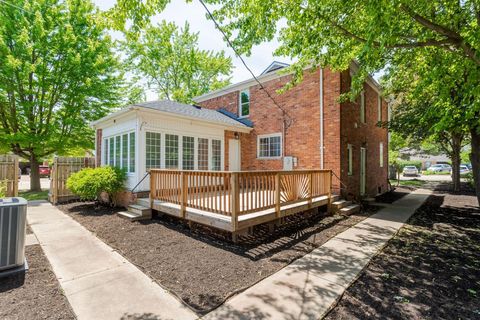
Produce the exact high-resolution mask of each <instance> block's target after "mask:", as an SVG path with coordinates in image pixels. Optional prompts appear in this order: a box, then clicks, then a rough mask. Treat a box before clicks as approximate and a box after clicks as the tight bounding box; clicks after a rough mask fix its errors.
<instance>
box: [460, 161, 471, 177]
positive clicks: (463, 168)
mask: <svg viewBox="0 0 480 320" xmlns="http://www.w3.org/2000/svg"><path fill="white" fill-rule="evenodd" d="M469 172H470V169H469V168H468V166H466V165H463V164H461V165H460V175H462V174H467V173H469Z"/></svg>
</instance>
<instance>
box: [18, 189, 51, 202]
mask: <svg viewBox="0 0 480 320" xmlns="http://www.w3.org/2000/svg"><path fill="white" fill-rule="evenodd" d="M18 196H19V197H22V198H25V199H26V200H28V201H30V200H47V199H48V190H43V191H19V192H18Z"/></svg>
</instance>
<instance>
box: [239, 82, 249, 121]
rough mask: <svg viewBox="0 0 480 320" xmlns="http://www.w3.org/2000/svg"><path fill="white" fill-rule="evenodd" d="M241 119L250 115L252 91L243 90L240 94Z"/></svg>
mask: <svg viewBox="0 0 480 320" xmlns="http://www.w3.org/2000/svg"><path fill="white" fill-rule="evenodd" d="M239 115H240V117H248V115H250V91H249V90H248V89H247V90H243V91H242V92H240V112H239Z"/></svg>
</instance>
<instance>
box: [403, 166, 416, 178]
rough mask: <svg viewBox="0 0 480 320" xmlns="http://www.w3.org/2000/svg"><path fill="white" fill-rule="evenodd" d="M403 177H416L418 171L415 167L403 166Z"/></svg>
mask: <svg viewBox="0 0 480 320" xmlns="http://www.w3.org/2000/svg"><path fill="white" fill-rule="evenodd" d="M403 176H404V177H406V176H415V177H416V176H418V169H417V167H415V166H405V167H404V168H403Z"/></svg>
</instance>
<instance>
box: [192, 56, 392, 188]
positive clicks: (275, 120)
mask: <svg viewBox="0 0 480 320" xmlns="http://www.w3.org/2000/svg"><path fill="white" fill-rule="evenodd" d="M282 67H283V66H282V65H281V64H279V63H276V62H274V63H272V64H271V65H270V66H269V67H268V68H267V69H266V70H265V71H264V72H263V73H262V74H261V75H260V76H259V80H260V81H261V83H262V85H263V87H264V88H265V89H266V90H267V91H268V92H269V93H270V95H271V96H272V97H273V99H274V100H275V102H276V103H277V104H278V105H279V107H280V108H279V107H278V106H277V105H275V103H274V102H273V101H272V99H271V98H270V97H268V95H267V94H266V93H265V92H263V90H262V88H261V87H260V85H259V84H258V83H257V82H256V81H255V79H251V80H247V81H243V82H241V83H237V84H233V85H230V86H228V87H226V88H222V89H221V90H217V91H214V92H210V93H207V94H205V95H203V96H200V97H197V98H196V99H195V101H196V102H197V103H198V104H199V105H200V106H202V107H204V108H209V109H216V110H220V111H223V112H225V111H227V112H228V113H230V114H233V115H237V116H238V117H239V118H241V119H248V120H249V121H250V122H251V124H252V128H253V130H252V131H251V132H249V133H241V134H235V133H234V132H231V131H225V139H224V141H225V144H226V145H225V159H230V158H234V157H232V156H230V155H229V152H230V151H233V150H240V152H239V153H240V159H241V160H240V165H238V166H236V167H235V168H231V167H230V165H229V164H230V163H231V162H232V161H227V162H226V164H225V169H226V170H272V169H274V170H279V169H318V168H321V169H332V170H333V172H334V173H335V174H336V176H337V177H335V178H334V179H333V185H334V186H336V189H337V190H338V189H340V188H341V189H342V193H343V194H344V195H346V194H347V193H348V194H350V195H355V196H374V195H376V194H379V193H383V192H385V191H387V188H388V182H387V170H388V168H387V167H388V158H387V157H388V152H387V150H388V133H387V129H385V128H380V127H379V126H377V123H378V121H386V120H387V117H388V114H387V112H388V108H387V103H386V101H385V100H384V99H382V98H381V95H380V94H381V92H380V87H379V85H378V84H377V83H376V82H375V80H373V79H372V78H368V80H367V81H366V83H365V84H364V90H363V92H362V93H361V95H360V96H359V97H358V98H357V101H355V102H342V103H340V102H339V100H338V99H339V97H340V94H342V93H345V92H348V91H349V90H350V82H351V74H352V73H353V72H355V71H356V65H355V64H352V66H351V67H350V69H349V70H346V71H343V72H333V71H331V70H329V69H328V68H325V69H320V68H317V69H315V70H306V71H305V72H304V78H303V81H302V82H301V83H300V84H298V85H297V86H295V87H293V88H292V89H290V90H288V91H286V92H284V93H281V94H279V93H277V90H279V89H281V88H282V87H283V86H284V85H285V84H286V83H288V82H289V81H290V80H291V75H282V74H280V73H278V72H277V70H278V69H281V68H282ZM239 106H242V107H241V108H240V107H239ZM282 109H283V110H284V111H285V113H286V115H284V111H283V110H282ZM224 110H225V111H224ZM236 138H238V142H237V141H236ZM231 142H233V143H234V144H235V146H234V147H230V146H229V143H231ZM237 144H239V145H240V147H238V146H237ZM235 152H238V151H235ZM233 162H234V161H233ZM235 163H236V162H235ZM340 181H341V183H340Z"/></svg>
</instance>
